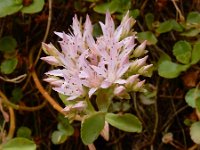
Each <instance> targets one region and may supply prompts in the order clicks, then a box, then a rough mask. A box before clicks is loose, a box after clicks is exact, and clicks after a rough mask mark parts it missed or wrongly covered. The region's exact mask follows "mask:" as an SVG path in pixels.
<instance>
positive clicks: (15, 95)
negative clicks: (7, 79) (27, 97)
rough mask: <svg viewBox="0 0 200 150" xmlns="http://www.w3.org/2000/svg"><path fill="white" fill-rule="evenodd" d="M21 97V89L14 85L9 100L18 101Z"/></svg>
mask: <svg viewBox="0 0 200 150" xmlns="http://www.w3.org/2000/svg"><path fill="white" fill-rule="evenodd" d="M22 97H23V92H22V89H21V88H19V87H16V88H14V89H13V90H12V97H11V100H12V102H14V103H18V102H19V101H20V100H21V99H22Z"/></svg>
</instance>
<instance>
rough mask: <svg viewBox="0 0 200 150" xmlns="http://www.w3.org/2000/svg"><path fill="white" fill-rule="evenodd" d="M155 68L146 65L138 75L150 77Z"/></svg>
mask: <svg viewBox="0 0 200 150" xmlns="http://www.w3.org/2000/svg"><path fill="white" fill-rule="evenodd" d="M152 67H153V64H150V65H146V66H143V67H141V68H140V69H139V70H138V73H139V74H141V75H146V76H148V74H150V73H149V72H150V69H151V68H152Z"/></svg>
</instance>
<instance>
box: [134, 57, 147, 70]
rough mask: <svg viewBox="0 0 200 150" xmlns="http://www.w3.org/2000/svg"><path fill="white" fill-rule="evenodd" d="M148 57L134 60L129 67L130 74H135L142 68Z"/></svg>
mask: <svg viewBox="0 0 200 150" xmlns="http://www.w3.org/2000/svg"><path fill="white" fill-rule="evenodd" d="M147 58H148V56H145V57H143V58H141V59H136V60H135V61H134V62H132V64H131V66H130V70H131V72H133V73H135V72H137V71H138V70H139V69H140V68H141V67H142V66H144V65H145V64H146V60H147Z"/></svg>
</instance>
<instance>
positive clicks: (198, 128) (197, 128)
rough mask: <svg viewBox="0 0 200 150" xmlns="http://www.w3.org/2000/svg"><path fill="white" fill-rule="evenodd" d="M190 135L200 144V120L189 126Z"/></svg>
mask: <svg viewBox="0 0 200 150" xmlns="http://www.w3.org/2000/svg"><path fill="white" fill-rule="evenodd" d="M190 136H191V139H192V140H193V141H194V142H195V143H196V144H200V121H198V122H195V123H193V124H192V126H191V127H190Z"/></svg>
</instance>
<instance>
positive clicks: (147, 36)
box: [137, 31, 158, 45]
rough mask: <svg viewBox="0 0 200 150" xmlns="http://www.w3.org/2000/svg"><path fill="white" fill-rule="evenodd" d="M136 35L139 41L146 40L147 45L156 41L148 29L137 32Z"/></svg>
mask: <svg viewBox="0 0 200 150" xmlns="http://www.w3.org/2000/svg"><path fill="white" fill-rule="evenodd" d="M137 36H138V41H139V42H140V43H142V42H143V41H145V40H147V44H148V45H155V44H156V43H157V41H158V40H157V38H156V37H155V35H154V34H153V33H152V32H150V31H146V32H140V33H138V34H137Z"/></svg>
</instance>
